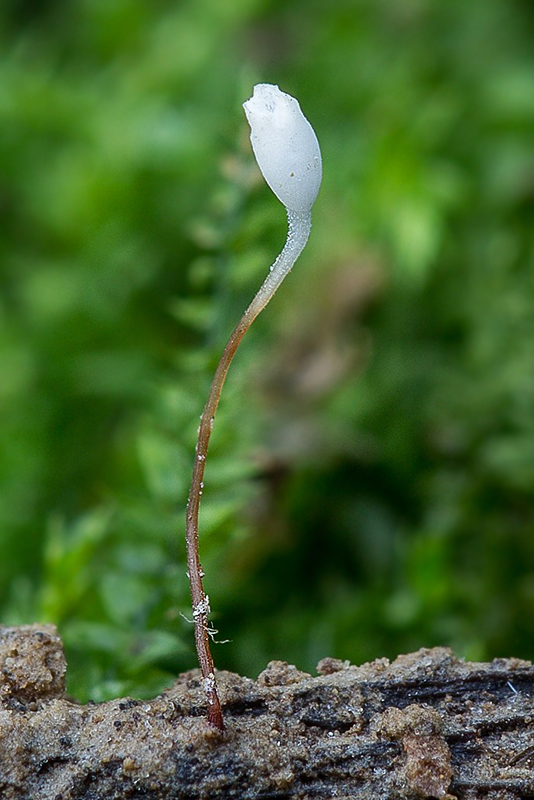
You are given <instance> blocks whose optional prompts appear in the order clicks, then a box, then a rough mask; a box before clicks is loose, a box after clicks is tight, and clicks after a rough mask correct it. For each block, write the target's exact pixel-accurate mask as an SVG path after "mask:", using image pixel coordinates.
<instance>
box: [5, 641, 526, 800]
mask: <svg viewBox="0 0 534 800" xmlns="http://www.w3.org/2000/svg"><path fill="white" fill-rule="evenodd" d="M65 671H66V665H65V660H64V656H63V649H62V645H61V640H60V639H59V637H58V635H57V631H56V629H55V628H54V627H53V626H51V625H32V626H25V627H21V628H0V797H1V798H3V799H4V800H13V799H14V798H17V800H18V799H19V798H24V799H25V800H34V798H35V800H37V798H39V800H82V798H83V800H99V799H100V798H108V799H111V798H114V799H116V800H119V798H120V800H122V799H123V798H145V800H163V798H165V800H200V799H201V798H202V799H203V800H204V799H205V800H226V799H227V798H240V800H255V799H256V798H258V800H259V799H260V798H261V799H262V800H296V799H297V798H302V800H304V799H308V798H309V800H312V798H332V797H334V798H337V799H338V800H343V798H345V799H346V800H348V798H351V799H358V800H360V799H361V800H364V799H365V800H367V799H368V798H373V799H374V798H420V799H422V798H438V799H439V800H450V799H451V798H453V797H457V798H461V799H463V798H465V799H466V800H478V799H479V798H487V800H527V798H533V797H534V667H533V666H532V664H531V663H530V662H526V661H519V660H516V659H500V660H496V661H493V662H492V663H489V664H472V663H464V662H462V661H459V660H458V659H456V658H455V657H454V655H453V654H452V652H451V651H450V650H448V649H445V648H436V649H433V650H420V651H419V652H417V653H413V654H410V655H404V656H400V657H399V658H397V659H396V660H395V661H394V662H392V663H390V662H389V661H387V660H386V659H379V660H377V661H374V662H372V663H370V664H364V665H363V666H360V667H357V666H352V665H350V664H348V663H343V662H341V661H337V660H335V659H323V661H321V662H320V663H319V665H318V672H319V675H318V676H317V677H312V676H310V675H308V674H305V673H302V672H299V671H298V670H297V669H296V668H295V667H292V666H289V665H287V664H285V663H283V662H271V663H270V664H269V665H268V666H267V668H266V669H265V670H264V672H262V673H261V675H260V676H259V677H258V679H257V680H256V681H253V680H251V679H249V678H243V677H241V676H239V675H234V674H232V673H228V672H221V673H219V675H218V680H219V686H220V690H221V699H222V703H223V708H224V715H225V724H226V731H225V734H224V735H223V736H221V735H219V734H218V733H217V732H216V731H215V730H214V729H212V728H210V726H209V725H208V724H207V722H206V721H205V719H204V715H205V711H206V709H205V708H204V707H203V696H204V695H203V692H202V687H201V680H200V676H199V673H198V671H196V670H195V671H192V672H188V673H186V674H184V675H182V676H180V678H179V679H178V680H177V681H176V683H175V684H174V685H173V686H172V688H171V689H169V690H168V691H167V692H165V693H164V694H162V695H160V696H159V697H156V698H155V699H154V700H150V701H138V700H132V699H129V698H124V699H118V700H113V701H111V702H108V703H103V704H100V705H87V706H82V705H78V704H76V703H74V702H71V701H69V700H68V699H65V697H64V678H65Z"/></svg>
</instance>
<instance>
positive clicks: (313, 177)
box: [243, 83, 322, 214]
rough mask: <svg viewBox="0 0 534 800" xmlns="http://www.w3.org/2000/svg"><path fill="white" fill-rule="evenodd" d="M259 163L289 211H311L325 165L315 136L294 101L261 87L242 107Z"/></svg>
mask: <svg viewBox="0 0 534 800" xmlns="http://www.w3.org/2000/svg"><path fill="white" fill-rule="evenodd" d="M243 108H244V109H245V114H246V116H247V120H248V122H249V125H250V141H251V143H252V149H253V150H254V155H255V156H256V161H257V162H258V166H259V168H260V170H261V172H262V174H263V177H264V178H265V180H266V181H267V183H268V185H269V186H270V188H271V189H272V190H273V192H274V193H275V195H276V196H277V197H278V199H279V200H280V202H281V203H283V204H284V205H285V207H286V208H287V209H288V211H294V212H295V213H297V214H304V213H306V212H308V211H310V209H311V207H312V205H313V203H314V202H315V198H316V197H317V192H318V191H319V186H320V185H321V177H322V163H321V151H320V149H319V142H318V141H317V137H316V135H315V132H314V130H313V128H312V126H311V125H310V123H309V122H308V120H307V119H306V117H305V116H304V114H303V113H302V111H301V110H300V106H299V103H298V101H297V100H295V98H294V97H291V96H290V95H289V94H286V93H285V92H281V91H280V89H279V88H278V86H273V85H271V84H270V83H260V84H258V85H257V86H255V87H254V93H253V95H252V97H251V98H250V100H247V101H246V103H243Z"/></svg>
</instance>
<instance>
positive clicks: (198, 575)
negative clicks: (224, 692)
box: [186, 211, 311, 731]
mask: <svg viewBox="0 0 534 800" xmlns="http://www.w3.org/2000/svg"><path fill="white" fill-rule="evenodd" d="M310 229H311V212H310V213H307V214H295V213H294V212H291V211H288V233H287V240H286V243H285V245H284V249H283V250H282V252H281V253H280V255H279V256H278V258H277V259H276V261H275V262H274V264H273V265H272V267H271V269H270V271H269V274H268V275H267V278H266V279H265V281H264V282H263V284H262V285H261V287H260V289H259V290H258V292H257V294H256V295H255V297H254V299H253V300H252V302H251V304H250V305H249V307H248V308H247V310H246V311H245V313H244V314H243V316H242V317H241V320H240V321H239V323H238V324H237V325H236V327H235V329H234V331H233V332H232V335H231V336H230V338H229V340H228V343H227V345H226V347H225V349H224V352H223V354H222V356H221V360H220V361H219V364H218V366H217V369H216V371H215V375H214V377H213V381H212V384H211V388H210V391H209V395H208V399H207V401H206V405H205V407H204V411H203V412H202V416H201V418H200V427H199V429H198V441H197V446H196V450H195V463H194V466H193V477H192V480H191V488H190V490H189V499H188V501H187V513H186V544H187V568H188V574H189V585H190V588H191V601H192V604H193V620H194V623H195V643H196V648H197V654H198V661H199V664H200V669H201V672H202V677H203V679H204V691H205V694H206V700H207V703H208V720H209V722H210V723H211V724H212V725H214V726H215V727H216V728H218V729H219V730H220V731H223V730H224V723H223V715H222V709H221V704H220V701H219V695H218V693H217V684H216V679H215V671H214V667H213V658H212V656H211V651H210V643H209V636H210V631H209V615H210V607H209V598H208V596H207V594H206V592H205V591H204V585H203V582H202V577H203V574H204V573H203V571H202V567H201V565H200V557H199V552H198V512H199V508H200V498H201V496H202V489H203V486H204V482H203V480H204V467H205V463H206V456H207V453H208V445H209V440H210V436H211V431H212V428H213V420H214V418H215V412H216V411H217V406H218V405H219V399H220V397H221V391H222V387H223V384H224V381H225V378H226V375H227V373H228V369H229V368H230V364H231V363H232V359H233V357H234V355H235V352H236V350H237V348H238V347H239V343H240V342H241V340H242V338H243V336H244V335H245V333H246V332H247V330H248V329H249V328H250V326H251V325H252V323H253V322H254V320H255V319H256V317H257V316H258V314H259V313H260V311H262V309H264V308H265V306H266V305H267V303H268V302H269V300H270V299H271V297H272V296H273V295H274V293H275V292H276V290H277V289H278V287H279V286H280V284H281V283H282V281H283V279H284V278H285V276H286V275H287V273H288V272H289V271H290V270H291V268H292V266H293V264H294V263H295V261H296V260H297V258H298V257H299V255H300V253H301V252H302V250H303V249H304V246H305V245H306V242H307V241H308V237H309V235H310Z"/></svg>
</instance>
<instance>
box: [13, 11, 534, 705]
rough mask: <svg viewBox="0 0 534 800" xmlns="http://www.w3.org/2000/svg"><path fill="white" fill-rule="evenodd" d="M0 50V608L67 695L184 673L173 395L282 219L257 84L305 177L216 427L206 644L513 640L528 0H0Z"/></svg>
mask: <svg viewBox="0 0 534 800" xmlns="http://www.w3.org/2000/svg"><path fill="white" fill-rule="evenodd" d="M0 42H1V45H2V53H3V56H2V59H1V61H0V121H1V124H0V208H1V214H0V226H1V235H0V370H1V378H0V414H1V416H0V419H1V425H0V478H1V486H0V542H1V549H2V559H0V607H1V608H2V620H3V622H4V623H13V624H18V623H23V622H31V621H34V620H36V619H39V620H41V621H45V620H50V621H53V622H56V623H57V624H58V625H59V627H60V631H61V634H62V635H63V637H64V639H65V642H66V645H67V654H68V658H69V662H70V672H71V684H70V689H71V691H72V692H73V693H74V694H76V695H77V696H78V697H80V698H81V699H84V698H87V697H89V696H90V697H93V698H94V699H102V698H106V697H110V696H113V695H116V694H119V693H126V692H131V693H135V694H137V695H149V694H151V693H153V692H156V691H158V690H159V689H161V688H162V687H163V686H165V685H166V684H168V683H169V682H170V681H171V680H172V676H173V675H175V674H176V673H177V672H178V671H179V670H183V669H187V668H189V667H193V666H194V665H195V656H194V650H193V637H192V629H191V626H190V624H189V623H188V622H187V619H186V618H187V616H188V613H189V611H188V605H189V601H188V586H187V578H186V574H185V557H184V545H183V530H184V522H183V517H184V508H185V501H186V496H187V489H188V482H189V477H190V467H191V462H192V454H193V450H194V443H195V434H196V427H197V424H198V417H199V414H200V411H201V410H202V406H203V403H204V399H205V394H206V391H207V388H208V386H209V382H210V379H211V375H212V373H213V370H214V368H215V365H216V363H217V359H218V356H219V354H220V352H221V350H222V347H223V346H224V343H225V340H226V338H227V336H228V335H229V333H230V331H231V329H232V326H233V325H234V324H235V322H236V321H237V319H238V317H239V315H240V313H241V311H242V310H243V309H244V307H245V305H246V303H247V302H248V301H249V299H250V297H251V296H252V294H253V292H254V291H255V289H256V288H257V286H258V285H259V283H260V281H261V280H262V278H263V276H264V274H265V271H266V269H267V266H268V265H269V264H270V263H271V262H272V260H273V259H274V257H275V255H276V253H277V250H278V249H279V248H280V247H281V245H282V243H283V240H284V235H285V221H284V214H283V209H282V207H281V206H280V205H279V203H277V201H276V200H275V198H274V197H273V196H272V195H271V194H270V193H269V191H268V189H267V188H266V187H265V186H264V185H263V183H262V181H261V179H260V177H259V175H258V172H257V170H256V167H255V165H254V163H253V160H252V156H251V153H250V150H249V146H248V141H247V140H248V131H247V125H246V122H245V120H244V116H243V115H242V112H241V108H240V103H241V102H242V101H243V100H245V99H246V98H247V97H248V96H249V94H250V92H251V89H252V85H253V84H254V83H255V82H258V81H265V82H271V83H278V84H279V85H280V86H281V88H283V89H284V90H286V91H289V92H290V93H292V94H294V95H295V96H297V97H298V98H299V100H300V102H301V105H302V107H303V109H304V111H305V113H306V115H307V116H308V117H309V119H310V120H311V121H312V123H313V125H314V127H315V129H316V131H317V134H318V137H319V140H320V142H321V145H322V149H323V161H324V182H323V188H322V190H321V193H320V196H319V199H318V201H317V203H316V207H315V212H314V229H313V232H312V238H311V241H310V244H309V246H308V248H307V250H306V252H305V254H304V255H303V257H302V260H301V262H299V264H298V265H297V267H296V268H295V270H294V272H293V274H292V275H291V276H290V277H289V278H288V280H287V281H286V283H285V285H284V287H283V289H282V290H281V291H280V293H279V294H278V295H277V297H276V299H275V300H274V301H273V303H272V304H271V306H270V307H269V308H268V310H267V311H266V312H265V313H264V314H263V315H262V316H261V317H260V318H259V319H258V321H257V322H256V323H255V325H254V328H253V329H252V330H251V331H250V333H249V334H248V335H247V338H246V340H245V342H244V344H243V346H242V351H241V352H240V353H239V354H238V357H237V359H236V362H235V363H234V365H233V367H232V370H231V372H230V375H229V378H228V381H227V385H226V387H225V394H224V397H223V401H222V404H221V407H220V410H219V413H218V416H217V421H216V425H215V429H214V434H213V441H212V446H211V451H210V458H209V460H208V465H207V470H206V490H205V494H204V498H203V503H204V505H203V508H202V511H201V549H202V559H203V564H204V568H205V571H206V575H207V578H206V585H207V589H208V591H209V593H210V595H211V600H212V607H213V609H214V611H215V614H214V622H215V624H216V625H217V626H218V627H219V628H220V629H221V633H220V638H221V639H231V640H232V642H231V644H226V645H224V646H217V647H216V648H215V660H216V663H217V665H218V666H220V667H228V668H233V669H237V670H239V671H242V672H245V673H248V674H253V673H254V672H257V671H258V670H260V669H261V668H262V667H263V666H264V665H265V663H266V662H267V661H268V660H269V659H271V658H281V659H286V660H289V661H293V662H294V663H296V664H298V666H299V667H301V668H304V669H310V670H311V669H313V667H314V664H315V663H316V661H317V660H318V659H319V658H321V657H323V656H325V655H332V656H338V657H341V658H350V659H352V660H353V661H356V662H358V661H362V660H366V659H371V658H374V657H378V656H383V655H387V656H394V655H396V654H397V653H398V652H400V651H406V650H409V649H413V648H417V647H421V646H432V645H436V644H446V645H450V646H452V647H453V648H455V650H456V651H457V652H458V653H459V654H460V655H464V656H467V657H471V658H489V657H492V656H495V655H518V656H525V657H532V656H533V647H532V642H533V641H534V457H533V454H534V378H533V364H534V236H533V230H534V91H533V86H534V45H533V42H534V8H533V7H532V5H531V4H530V3H528V2H526V0H484V2H482V3H465V2H461V0H451V1H450V2H447V3H435V2H431V0H405V2H403V3H398V2H396V0H352V2H350V1H349V0H345V1H343V0H333V1H332V2H330V3H324V2H322V1H320V0H290V2H284V3H281V2H268V1H267V0H263V2H262V1H261V0H239V1H238V2H229V3H225V2H220V0H189V1H187V0H184V1H183V2H180V1H179V0H172V2H171V0H162V2H159V3H151V2H149V0H76V1H75V0H70V1H69V0H67V2H60V1H59V0H46V1H45V0H43V2H40V3H35V2H30V1H29V0H7V2H4V3H3V4H2V6H1V9H0Z"/></svg>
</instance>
